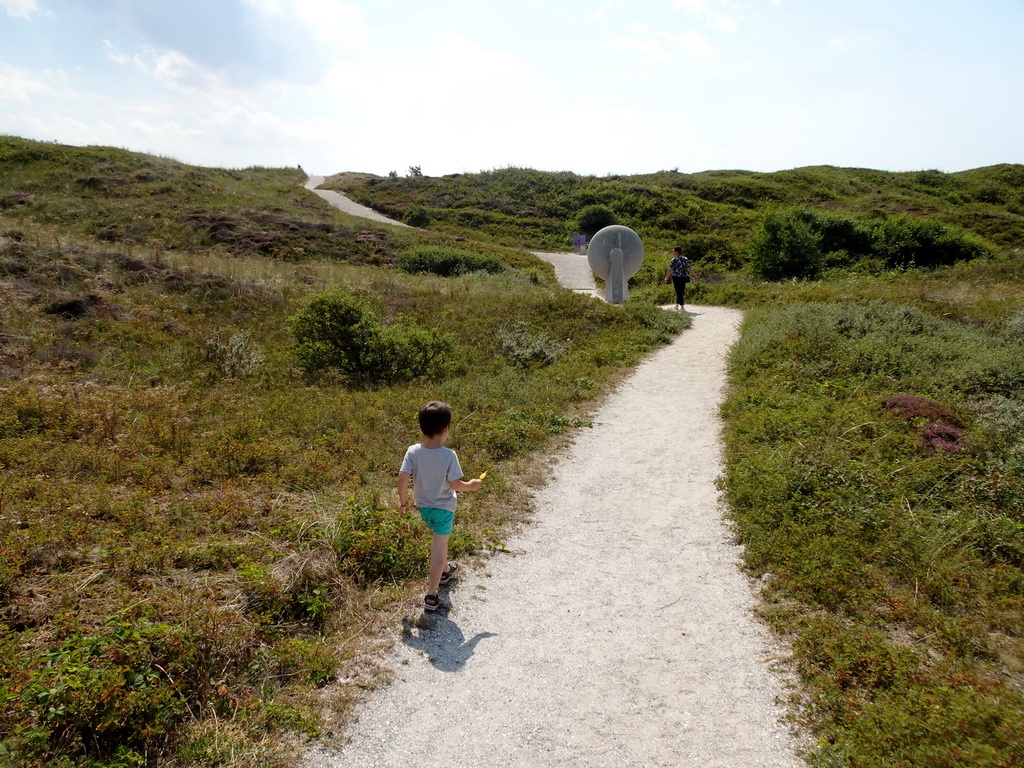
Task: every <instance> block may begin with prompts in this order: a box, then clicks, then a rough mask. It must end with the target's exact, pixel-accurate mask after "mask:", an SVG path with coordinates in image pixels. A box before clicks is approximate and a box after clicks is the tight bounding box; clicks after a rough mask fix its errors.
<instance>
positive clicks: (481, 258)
mask: <svg viewBox="0 0 1024 768" xmlns="http://www.w3.org/2000/svg"><path fill="white" fill-rule="evenodd" d="M398 266H399V267H401V268H402V269H404V270H405V271H406V272H409V273H411V274H414V275H415V274H418V273H420V272H426V273H428V274H432V275H440V276H441V277H457V276H458V275H465V274H468V273H470V272H491V273H497V272H502V271H504V269H505V265H504V264H502V263H501V262H500V261H499V260H498V259H496V258H495V257H493V256H485V255H483V254H480V253H474V252H473V251H466V250H461V249H459V248H445V247H442V246H433V245H424V246H418V247H416V248H410V249H408V250H406V251H402V252H401V253H400V254H399V255H398Z"/></svg>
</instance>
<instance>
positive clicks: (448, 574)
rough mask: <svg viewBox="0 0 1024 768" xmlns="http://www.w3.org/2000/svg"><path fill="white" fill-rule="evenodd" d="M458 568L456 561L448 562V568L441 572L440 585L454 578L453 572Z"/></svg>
mask: <svg viewBox="0 0 1024 768" xmlns="http://www.w3.org/2000/svg"><path fill="white" fill-rule="evenodd" d="M457 570H459V564H458V563H448V570H447V571H446V572H445V573H442V574H441V582H440V584H441V586H442V587H443V586H444V585H445V584H447V583H448V582H449V581H451V580H452V579H454V578H455V572H456V571H457Z"/></svg>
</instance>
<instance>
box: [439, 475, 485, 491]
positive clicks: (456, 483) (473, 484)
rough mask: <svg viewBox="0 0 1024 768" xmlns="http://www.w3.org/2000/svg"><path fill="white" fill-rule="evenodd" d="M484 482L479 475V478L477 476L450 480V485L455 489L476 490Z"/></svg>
mask: <svg viewBox="0 0 1024 768" xmlns="http://www.w3.org/2000/svg"><path fill="white" fill-rule="evenodd" d="M483 484H484V481H483V480H481V479H480V478H479V477H477V478H475V479H473V480H449V481H448V487H449V488H451V489H452V490H453V491H475V490H476V489H477V488H479V487H480V486H481V485H483Z"/></svg>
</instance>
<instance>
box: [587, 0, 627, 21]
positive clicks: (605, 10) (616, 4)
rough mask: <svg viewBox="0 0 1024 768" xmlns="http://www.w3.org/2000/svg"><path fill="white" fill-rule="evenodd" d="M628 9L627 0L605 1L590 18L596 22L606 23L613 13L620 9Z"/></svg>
mask: <svg viewBox="0 0 1024 768" xmlns="http://www.w3.org/2000/svg"><path fill="white" fill-rule="evenodd" d="M625 7H626V0H605V2H604V4H602V5H601V7H600V8H598V9H597V10H596V11H594V12H593V13H592V14H591V15H590V17H591V18H592V19H593V20H594V21H604V19H605V18H607V16H608V14H609V13H611V12H612V11H616V10H618V9H619V8H625Z"/></svg>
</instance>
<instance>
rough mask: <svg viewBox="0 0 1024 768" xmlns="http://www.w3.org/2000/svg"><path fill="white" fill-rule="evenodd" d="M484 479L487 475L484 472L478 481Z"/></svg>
mask: <svg viewBox="0 0 1024 768" xmlns="http://www.w3.org/2000/svg"><path fill="white" fill-rule="evenodd" d="M485 477H487V473H486V472H484V473H483V474H482V475H480V479H481V480H483V479H484V478H485Z"/></svg>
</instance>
